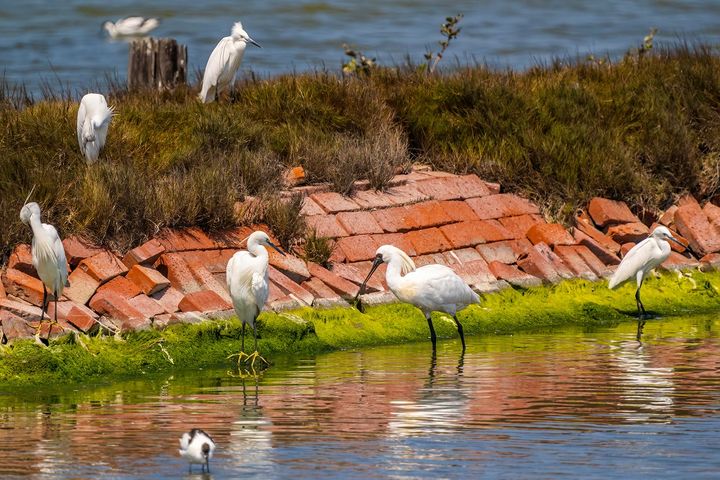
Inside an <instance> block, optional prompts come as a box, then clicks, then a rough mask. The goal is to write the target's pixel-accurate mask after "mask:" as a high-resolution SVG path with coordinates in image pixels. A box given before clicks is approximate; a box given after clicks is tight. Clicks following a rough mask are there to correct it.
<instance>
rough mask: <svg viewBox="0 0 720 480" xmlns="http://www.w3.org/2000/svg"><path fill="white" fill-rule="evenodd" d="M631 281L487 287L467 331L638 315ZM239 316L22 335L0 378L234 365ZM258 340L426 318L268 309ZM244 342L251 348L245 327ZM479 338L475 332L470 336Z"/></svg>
mask: <svg viewBox="0 0 720 480" xmlns="http://www.w3.org/2000/svg"><path fill="white" fill-rule="evenodd" d="M718 286H720V273H700V272H693V273H692V274H684V275H679V274H677V273H667V274H665V275H663V276H662V277H661V278H654V277H651V278H649V279H647V280H646V283H645V285H644V287H643V301H644V303H645V305H646V307H647V308H648V311H650V312H653V313H654V314H656V315H662V316H673V315H684V314H688V313H702V312H714V311H718V310H720V296H719V295H718ZM633 293H634V287H633V286H632V285H625V286H623V287H621V288H620V289H618V290H616V291H610V290H609V289H608V288H607V285H606V284H605V283H604V282H603V283H591V282H587V281H584V280H576V281H568V282H564V283H562V284H560V285H556V286H551V287H538V288H533V289H529V290H524V291H519V290H513V289H507V290H504V291H502V292H499V293H496V294H491V295H485V296H483V299H482V302H481V303H480V304H479V305H473V306H470V307H469V308H467V309H465V310H463V311H462V312H460V314H459V318H460V320H461V322H462V324H463V326H464V328H465V333H466V335H467V336H468V337H470V336H472V335H495V334H500V335H505V334H511V333H515V332H521V331H547V330H551V329H556V328H560V327H566V326H579V327H582V328H584V329H593V328H598V327H606V326H613V325H617V324H619V323H621V322H623V321H632V320H634V319H635V313H636V312H635V299H634V296H633ZM433 321H434V325H435V329H436V331H437V334H438V337H439V338H441V339H442V338H452V339H457V330H456V329H455V325H454V323H453V321H452V320H451V319H450V318H449V317H447V316H446V315H443V314H435V315H434V317H433ZM240 332H241V325H240V323H239V322H238V321H237V320H236V319H232V320H229V321H224V320H223V321H207V322H203V323H198V324H182V325H173V326H170V327H168V328H167V329H165V330H162V331H159V330H146V331H141V332H134V333H129V334H127V335H125V336H123V337H122V338H116V337H88V336H85V335H78V336H67V337H64V338H61V339H57V340H55V341H53V342H52V343H51V345H50V347H49V348H40V347H38V346H37V345H35V344H34V343H33V342H32V341H20V342H17V343H15V344H13V345H12V346H6V347H4V348H3V350H2V351H1V352H0V382H1V383H2V384H6V385H27V384H39V383H46V382H81V381H89V380H93V379H103V378H105V377H108V376H112V377H113V378H114V379H116V378H121V377H127V376H135V375H139V374H146V373H153V372H161V371H165V370H170V369H198V368H203V367H210V366H218V365H227V366H231V365H232V361H231V360H228V359H227V357H228V356H229V355H231V354H233V353H237V352H238V351H239V350H240ZM258 332H259V336H260V339H259V349H260V351H261V352H262V353H263V355H264V356H265V357H266V358H268V359H270V360H273V359H277V360H279V361H282V359H283V357H284V356H287V355H291V354H297V353H304V354H313V353H319V352H323V351H329V350H337V349H344V348H354V347H361V346H369V345H383V344H398V343H404V342H420V341H427V339H428V327H427V323H426V321H425V318H424V317H423V316H422V314H421V313H420V312H419V310H417V309H415V308H414V307H412V306H410V305H405V304H393V305H383V306H377V307H371V308H368V309H367V313H366V314H361V313H360V312H358V311H357V310H354V309H350V308H335V309H328V310H314V309H311V308H305V309H300V310H296V311H294V312H288V313H264V314H263V315H261V316H260V318H259V319H258ZM246 340H247V344H246V350H251V349H252V333H251V330H248V331H247V339H246ZM468 341H469V342H472V339H471V338H469V339H468Z"/></svg>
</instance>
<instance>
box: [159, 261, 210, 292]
mask: <svg viewBox="0 0 720 480" xmlns="http://www.w3.org/2000/svg"><path fill="white" fill-rule="evenodd" d="M155 268H156V269H157V271H158V272H160V273H161V274H162V275H163V276H165V277H166V278H167V279H168V280H170V285H172V286H173V287H175V288H176V289H178V290H180V291H181V292H182V293H190V292H197V291H199V290H200V289H201V287H200V284H199V283H198V281H197V280H196V279H195V276H194V275H193V273H192V270H191V269H190V266H189V265H188V264H187V262H186V261H185V259H184V258H183V256H182V255H180V254H179V253H163V254H162V255H160V258H158V259H157V261H156V262H155Z"/></svg>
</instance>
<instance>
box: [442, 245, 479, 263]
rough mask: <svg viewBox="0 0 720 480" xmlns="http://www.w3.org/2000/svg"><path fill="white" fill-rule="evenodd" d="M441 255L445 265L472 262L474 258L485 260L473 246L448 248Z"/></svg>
mask: <svg viewBox="0 0 720 480" xmlns="http://www.w3.org/2000/svg"><path fill="white" fill-rule="evenodd" d="M442 255H443V257H444V258H445V262H444V263H445V265H462V264H464V263H468V262H474V261H475V260H485V259H484V258H483V257H482V255H480V253H479V252H478V251H477V250H475V249H474V248H460V249H458V250H450V251H449V252H445V253H443V254H442Z"/></svg>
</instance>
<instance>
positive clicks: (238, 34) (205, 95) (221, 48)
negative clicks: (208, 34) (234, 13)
mask: <svg viewBox="0 0 720 480" xmlns="http://www.w3.org/2000/svg"><path fill="white" fill-rule="evenodd" d="M248 43H252V44H253V45H255V46H256V47H258V48H262V47H260V45H259V44H258V43H257V42H255V40H253V39H252V38H250V35H248V34H247V32H246V31H245V30H243V26H242V23H240V22H236V23H235V25H233V27H232V32H231V34H230V36H229V37H224V38H223V39H222V40H220V42H218V44H217V45H216V46H215V49H214V50H213V51H212V53H211V54H210V58H208V61H207V65H205V72H204V73H203V81H202V89H201V90H200V95H199V96H200V101H201V102H203V103H210V102H212V101H213V100H217V98H218V96H219V95H220V94H221V93H222V92H223V91H225V90H226V89H227V88H228V87H229V86H230V84H231V83H232V81H233V80H234V79H235V74H236V73H237V71H238V68H240V62H241V61H242V58H243V55H244V54H245V47H247V44H248Z"/></svg>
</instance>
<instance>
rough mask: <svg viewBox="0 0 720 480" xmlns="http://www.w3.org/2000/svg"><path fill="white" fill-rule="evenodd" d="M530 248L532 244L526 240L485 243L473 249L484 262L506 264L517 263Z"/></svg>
mask: <svg viewBox="0 0 720 480" xmlns="http://www.w3.org/2000/svg"><path fill="white" fill-rule="evenodd" d="M530 248H532V244H531V243H530V241H529V240H528V239H526V238H523V239H520V240H503V241H500V242H491V243H485V244H482V245H478V246H476V247H475V249H476V250H477V251H478V252H480V255H482V257H483V258H484V259H485V261H486V262H488V263H490V262H494V261H497V262H500V263H506V264H511V263H515V262H517V259H518V258H519V257H521V256H522V255H524V254H526V253H527V252H528V250H529V249H530Z"/></svg>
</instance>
